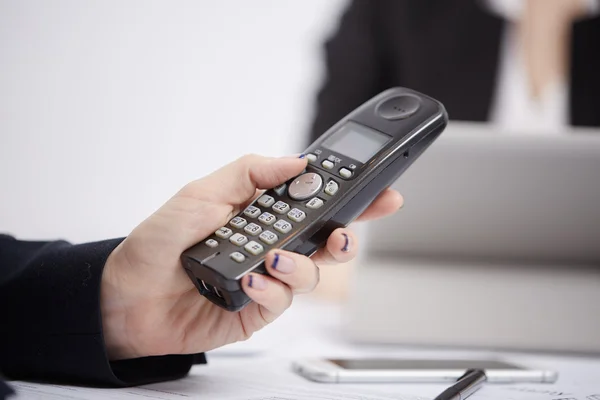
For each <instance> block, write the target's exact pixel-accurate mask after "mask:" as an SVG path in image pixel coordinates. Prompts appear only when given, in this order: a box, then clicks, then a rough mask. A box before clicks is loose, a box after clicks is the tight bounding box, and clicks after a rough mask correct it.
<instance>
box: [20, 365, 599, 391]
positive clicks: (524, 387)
mask: <svg viewBox="0 0 600 400" xmlns="http://www.w3.org/2000/svg"><path fill="white" fill-rule="evenodd" d="M596 378H597V375H594V376H590V377H589V379H586V380H585V381H578V382H575V381H573V380H567V381H565V382H566V383H563V384H516V385H505V384H502V385H500V384H496V385H495V384H486V385H484V387H483V388H482V389H481V390H479V391H478V392H476V393H475V394H474V395H473V396H471V397H469V400H600V384H598V382H596V380H597V379H596ZM11 385H12V386H13V387H14V388H15V389H16V390H17V392H18V396H17V397H16V399H19V400H20V399H28V400H29V399H50V400H57V399H82V400H100V399H106V400H121V399H122V400H136V399H137V400H140V399H158V400H175V399H178V400H183V399H186V398H187V399H199V400H203V399H210V400H426V399H432V398H434V397H435V396H436V395H438V394H439V393H441V392H442V391H443V390H444V389H445V388H447V387H448V386H449V384H372V383H368V384H335V383H332V384H327V383H316V382H311V381H309V380H307V379H306V378H304V377H301V376H299V375H297V374H295V373H294V372H293V371H292V370H291V362H290V361H289V360H273V359H264V358H263V359H260V358H230V357H227V358H216V357H215V358H212V359H211V360H210V363H209V364H208V365H199V366H195V367H194V368H193V369H192V371H191V373H190V375H189V376H188V377H186V378H184V379H180V380H176V381H171V382H163V383H156V384H152V385H145V386H140V387H134V388H124V389H95V388H85V387H77V386H58V385H45V384H36V383H30V382H11Z"/></svg>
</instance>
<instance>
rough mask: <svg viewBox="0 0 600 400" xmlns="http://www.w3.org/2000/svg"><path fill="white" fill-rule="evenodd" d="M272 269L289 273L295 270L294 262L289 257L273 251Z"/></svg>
mask: <svg viewBox="0 0 600 400" xmlns="http://www.w3.org/2000/svg"><path fill="white" fill-rule="evenodd" d="M273 269H274V270H277V271H279V272H282V273H284V274H291V273H292V272H294V271H295V270H296V263H295V262H294V260H292V259H291V258H289V257H286V256H282V255H279V254H278V253H275V258H274V259H273Z"/></svg>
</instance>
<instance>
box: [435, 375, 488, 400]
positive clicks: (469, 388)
mask: <svg viewBox="0 0 600 400" xmlns="http://www.w3.org/2000/svg"><path fill="white" fill-rule="evenodd" d="M486 380H487V377H486V376H485V372H484V371H483V370H481V369H469V370H467V372H465V373H464V375H463V376H461V377H460V378H458V379H457V380H456V383H455V384H454V385H452V386H450V387H449V388H448V389H446V390H444V391H443V392H442V393H441V394H439V395H438V396H437V397H436V398H435V399H433V400H464V399H466V398H467V397H469V396H470V395H472V394H473V393H475V392H476V391H478V390H479V389H481V387H482V386H483V382H485V381H486Z"/></svg>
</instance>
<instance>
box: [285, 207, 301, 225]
mask: <svg viewBox="0 0 600 400" xmlns="http://www.w3.org/2000/svg"><path fill="white" fill-rule="evenodd" d="M287 216H288V218H289V219H291V220H292V221H294V222H301V221H302V220H304V218H306V213H305V212H304V211H302V210H298V209H297V208H292V211H290V212H289V213H288V214H287Z"/></svg>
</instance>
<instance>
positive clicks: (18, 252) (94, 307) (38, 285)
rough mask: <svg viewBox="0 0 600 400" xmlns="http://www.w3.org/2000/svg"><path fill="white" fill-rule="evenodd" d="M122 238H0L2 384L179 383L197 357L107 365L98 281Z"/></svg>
mask: <svg viewBox="0 0 600 400" xmlns="http://www.w3.org/2000/svg"><path fill="white" fill-rule="evenodd" d="M121 240H122V239H114V240H107V241H102V242H95V243H87V244H80V245H72V244H69V243H67V242H64V241H54V242H28V241H18V240H15V239H14V238H11V237H9V236H2V235H0V371H1V372H2V374H4V376H6V377H7V378H8V379H19V380H21V379H22V380H43V381H53V382H58V383H77V384H87V385H95V386H117V387H119V386H121V387H122V386H132V385H139V384H145V383H151V382H158V381H164V380H171V379H176V378H180V377H183V376H185V375H186V374H187V373H188V371H189V369H190V368H191V366H192V364H193V363H194V362H197V363H203V362H205V359H204V356H203V355H202V354H198V355H173V356H160V357H147V358H140V359H133V360H123V361H118V362H110V361H109V360H108V357H107V354H106V349H105V346H104V340H103V336H102V320H101V313H100V282H101V277H102V271H103V268H104V264H105V262H106V259H107V258H108V256H109V254H110V253H111V252H112V251H113V250H114V249H115V247H117V245H118V244H119V243H120V242H121Z"/></svg>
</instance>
